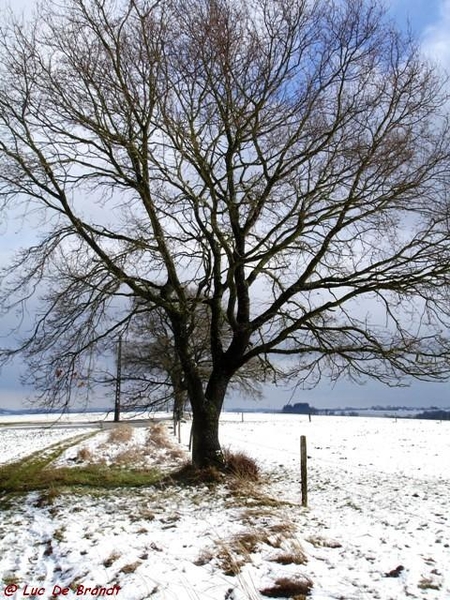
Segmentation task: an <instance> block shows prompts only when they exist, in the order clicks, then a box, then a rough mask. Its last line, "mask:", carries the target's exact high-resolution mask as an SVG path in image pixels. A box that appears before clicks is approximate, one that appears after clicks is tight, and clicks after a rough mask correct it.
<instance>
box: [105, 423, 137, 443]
mask: <svg viewBox="0 0 450 600" xmlns="http://www.w3.org/2000/svg"><path fill="white" fill-rule="evenodd" d="M132 437H133V428H132V427H131V425H128V424H125V425H123V424H122V425H118V426H116V427H114V429H111V431H110V433H109V436H108V442H110V443H112V444H121V443H124V442H129V441H130V440H131V438H132Z"/></svg>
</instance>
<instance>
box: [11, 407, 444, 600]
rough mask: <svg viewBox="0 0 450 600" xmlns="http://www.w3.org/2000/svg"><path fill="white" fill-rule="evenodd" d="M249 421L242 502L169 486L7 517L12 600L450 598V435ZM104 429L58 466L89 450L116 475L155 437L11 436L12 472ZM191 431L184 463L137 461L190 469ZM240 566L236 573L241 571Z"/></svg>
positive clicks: (64, 498)
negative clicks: (294, 589)
mask: <svg viewBox="0 0 450 600" xmlns="http://www.w3.org/2000/svg"><path fill="white" fill-rule="evenodd" d="M243 418H244V420H243V421H242V420H241V415H240V414H239V415H238V414H229V413H225V414H224V415H223V419H222V424H221V440H222V443H223V445H224V446H225V447H229V448H230V449H231V450H233V451H238V450H242V451H244V452H246V453H247V454H249V455H250V456H253V457H254V458H255V459H256V460H257V461H258V463H259V465H260V466H261V469H262V471H263V482H262V483H261V486H260V487H259V488H258V490H257V491H255V490H253V492H251V491H250V492H249V491H248V490H247V489H246V488H245V485H244V484H243V483H242V490H239V489H238V492H237V493H236V491H235V492H234V493H231V492H230V490H229V489H228V488H227V487H226V486H224V485H219V486H218V487H217V488H210V487H207V486H206V485H199V486H198V487H195V488H193V487H189V486H181V485H169V484H168V485H166V486H163V487H161V488H147V489H142V488H140V489H136V490H132V491H130V490H127V491H124V490H111V491H101V492H100V491H92V492H91V493H89V492H86V491H84V492H78V493H73V492H65V493H63V494H60V495H58V496H57V497H56V498H55V500H54V502H53V503H52V504H49V503H48V504H46V503H43V502H41V501H40V494H39V493H30V494H27V495H25V496H23V497H15V498H14V499H13V500H12V505H11V506H10V507H9V508H8V507H7V506H5V507H3V508H2V512H1V522H0V534H1V536H0V540H1V541H0V598H2V593H3V594H4V597H5V598H6V597H8V596H7V593H11V592H13V593H12V595H10V596H9V597H11V598H13V599H14V600H18V599H19V598H24V597H31V598H44V599H45V600H51V599H53V598H54V597H60V598H62V597H65V598H78V597H84V598H86V597H90V598H92V597H98V596H110V597H117V598H119V599H120V600H146V599H152V600H153V599H154V600H163V599H164V600H166V599H167V600H169V599H176V600H193V599H201V600H227V599H228V600H247V599H249V600H257V599H263V598H264V596H263V595H261V590H263V589H264V588H266V587H270V586H273V585H274V582H275V581H276V580H277V579H279V578H289V579H291V580H292V579H295V580H302V579H305V578H309V579H310V580H311V581H312V582H313V588H312V591H311V596H310V597H311V598H312V599H313V600H339V599H345V600H366V599H374V600H375V599H378V600H398V599H402V598H413V599H414V598H416V599H420V600H449V599H450V576H449V574H448V565H449V564H450V535H449V533H450V527H449V521H448V514H449V510H448V509H449V474H448V456H449V454H450V423H448V422H442V423H440V422H436V421H420V420H406V419H405V420H403V419H398V420H395V419H377V418H362V417H360V418H357V417H354V418H351V417H325V416H323V417H322V416H321V417H313V418H312V421H311V422H309V420H308V417H305V416H300V415H282V414H279V415H276V414H255V413H252V414H245V415H244V417H243ZM89 431H90V432H91V433H93V434H94V435H93V437H91V438H89V439H87V440H84V441H82V442H81V443H79V444H76V445H74V446H71V447H70V448H69V449H68V450H66V452H65V453H64V454H63V456H62V457H61V458H60V459H59V464H74V462H75V461H78V460H79V457H80V456H81V455H82V453H80V450H81V449H83V448H85V449H88V450H89V452H88V453H87V455H90V456H94V457H95V460H101V461H103V462H104V463H105V464H112V463H114V462H116V461H118V456H120V455H121V453H122V454H123V452H130V451H131V452H137V449H138V448H140V447H144V446H145V444H148V441H149V436H150V437H151V435H150V434H149V432H148V430H147V428H146V427H144V428H143V427H136V428H133V432H132V433H133V435H132V437H131V438H130V439H128V440H126V441H124V442H114V443H112V442H111V441H108V440H110V438H109V435H110V434H109V432H108V431H104V430H99V431H98V432H97V430H96V429H92V428H91V429H87V428H85V427H84V424H83V423H82V422H80V424H79V428H76V429H74V428H69V427H62V428H60V429H55V428H48V427H46V426H44V425H38V426H35V427H34V428H32V429H14V428H12V427H11V428H10V427H5V426H4V427H2V428H0V455H1V457H2V459H1V460H2V461H3V462H6V461H10V460H12V459H13V458H14V457H17V458H20V457H23V456H26V455H28V454H30V453H32V452H34V451H37V450H42V449H44V448H46V447H48V446H50V445H52V444H55V443H57V442H58V441H60V440H62V439H69V438H71V437H74V438H75V436H78V435H80V434H82V433H86V432H89ZM150 431H151V430H150ZM189 432H190V423H189V422H187V423H185V424H183V425H182V430H181V434H182V439H181V452H180V447H178V448H176V446H178V444H177V441H176V438H174V437H173V436H171V434H169V435H170V438H169V439H170V448H169V450H168V449H167V448H166V449H165V450H164V451H163V450H161V451H158V450H157V449H156V448H155V446H153V447H152V451H151V452H147V453H145V452H144V453H142V455H141V454H139V453H138V454H137V458H136V460H137V462H138V463H139V462H140V461H142V464H146V465H148V464H151V463H152V461H153V462H154V463H157V464H159V465H161V464H164V465H166V466H167V468H169V467H170V468H172V467H173V466H174V465H175V464H176V463H177V461H178V463H179V462H180V461H181V460H183V458H182V457H183V455H184V456H185V457H187V456H188V454H187V444H188V441H189ZM301 435H305V436H306V437H307V444H308V457H309V458H308V499H309V506H308V508H302V507H301V497H300V472H299V439H300V436H301ZM246 536H247V538H248V539H250V537H251V536H253V538H254V540H253V544H252V546H251V547H250V546H248V547H246V548H247V549H246V550H245V549H243V547H242V545H241V546H240V550H241V552H240V553H239V552H238V547H239V546H238V545H237V541H239V540H241V541H242V540H244V539H247V538H246ZM282 554H291V555H294V554H296V555H298V556H302V555H303V554H304V555H305V556H306V559H307V562H305V564H280V563H279V562H276V559H277V558H280V557H281V555H282ZM239 562H242V564H239V565H237V563H239ZM299 562H301V561H299ZM230 564H231V567H232V568H235V571H239V572H237V574H235V575H232V574H226V572H228V573H229V567H230ZM226 566H228V569H227V568H226ZM400 567H401V568H400ZM2 580H3V583H1V582H2ZM8 585H10V586H11V585H15V586H17V591H15V593H14V590H15V589H16V588H11V587H9V588H8V587H7V586H8ZM55 586H57V587H56V588H55ZM115 586H116V587H115ZM117 586H119V588H120V589H119V588H118V587H117ZM32 592H34V593H32Z"/></svg>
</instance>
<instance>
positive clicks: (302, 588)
mask: <svg viewBox="0 0 450 600" xmlns="http://www.w3.org/2000/svg"><path fill="white" fill-rule="evenodd" d="M312 587H313V582H312V581H311V579H310V578H309V577H302V578H301V579H289V578H287V577H282V578H280V579H277V580H276V581H275V584H274V585H273V586H271V587H268V588H264V589H263V590H260V592H261V594H262V595H263V596H266V597H268V598H302V597H305V596H309V594H310V592H311V589H312Z"/></svg>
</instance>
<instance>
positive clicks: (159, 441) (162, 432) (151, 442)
mask: <svg viewBox="0 0 450 600" xmlns="http://www.w3.org/2000/svg"><path fill="white" fill-rule="evenodd" d="M146 446H147V447H148V448H149V449H151V448H154V447H156V448H171V447H172V446H173V444H172V441H171V440H170V438H169V434H168V433H167V428H166V426H165V425H164V423H150V425H149V426H148V428H147V440H146Z"/></svg>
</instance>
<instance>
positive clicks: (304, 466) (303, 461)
mask: <svg viewBox="0 0 450 600" xmlns="http://www.w3.org/2000/svg"><path fill="white" fill-rule="evenodd" d="M300 478H301V483H302V506H308V454H307V451H306V436H305V435H302V436H300Z"/></svg>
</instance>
